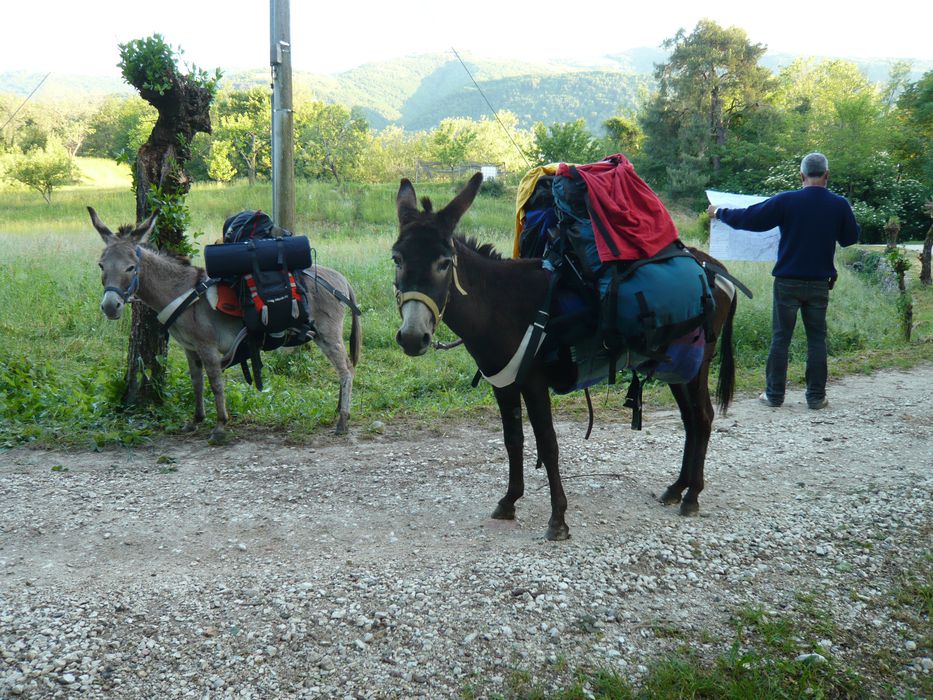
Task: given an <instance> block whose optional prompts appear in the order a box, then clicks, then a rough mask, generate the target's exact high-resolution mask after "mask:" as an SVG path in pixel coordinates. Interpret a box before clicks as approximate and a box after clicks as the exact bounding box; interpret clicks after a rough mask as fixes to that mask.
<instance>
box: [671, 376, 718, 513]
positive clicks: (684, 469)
mask: <svg viewBox="0 0 933 700" xmlns="http://www.w3.org/2000/svg"><path fill="white" fill-rule="evenodd" d="M670 387H671V393H672V394H674V398H675V399H676V401H677V406H678V407H679V408H680V416H681V419H682V420H683V424H684V431H685V432H686V437H685V438H684V455H683V461H682V462H681V467H680V475H679V476H678V477H677V481H675V482H674V483H673V484H671V485H670V486H668V487H667V490H666V491H665V492H664V493H663V494H662V495H661V498H660V499H659V500H660V501H661V503H663V504H664V505H671V504H674V503H680V514H681V515H695V514H696V513H698V512H699V511H700V504H699V497H700V492H701V491H702V490H703V467H704V464H705V462H706V450H707V447H708V446H709V438H710V434H711V433H712V426H713V404H712V402H711V401H710V396H709V388H708V386H707V384H706V374H705V373H704V372H703V371H702V370H701V372H700V376H699V377H698V378H696V379H694V380H693V381H692V382H689V383H688V384H671V385H670ZM684 489H686V490H687V493H686V494H683V491H684ZM682 494H683V495H682ZM681 499H682V500H681Z"/></svg>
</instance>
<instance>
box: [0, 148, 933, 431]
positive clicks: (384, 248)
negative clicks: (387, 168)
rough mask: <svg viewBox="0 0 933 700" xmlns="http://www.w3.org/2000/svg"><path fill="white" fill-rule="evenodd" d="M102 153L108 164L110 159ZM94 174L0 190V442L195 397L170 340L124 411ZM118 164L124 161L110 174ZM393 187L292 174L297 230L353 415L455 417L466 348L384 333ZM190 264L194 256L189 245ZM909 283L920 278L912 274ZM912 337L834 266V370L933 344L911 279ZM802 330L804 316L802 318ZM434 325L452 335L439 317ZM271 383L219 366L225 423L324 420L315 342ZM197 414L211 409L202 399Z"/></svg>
mask: <svg viewBox="0 0 933 700" xmlns="http://www.w3.org/2000/svg"><path fill="white" fill-rule="evenodd" d="M111 165H112V164H111ZM83 169H84V170H85V172H90V173H93V174H94V175H93V178H90V177H89V178H88V179H89V181H90V182H91V184H84V185H79V186H75V187H70V188H67V189H63V190H61V191H57V192H56V193H55V195H54V197H53V200H52V204H51V205H46V204H45V202H44V201H43V200H42V198H41V197H40V196H39V195H38V194H35V193H29V192H18V191H0V208H2V210H3V211H4V213H5V216H4V217H3V221H2V223H0V251H2V252H0V265H2V269H3V270H4V274H3V275H2V276H0V292H2V295H3V299H4V301H5V303H4V305H3V308H2V310H0V401H2V404H0V444H6V445H12V444H17V443H22V442H30V441H36V442H38V443H40V444H51V443H61V442H65V443H70V444H85V445H86V444H97V445H101V444H110V443H132V442H134V441H138V440H145V439H148V438H149V437H151V436H153V435H156V434H158V433H160V432H162V431H169V432H171V431H173V430H176V429H177V428H179V427H180V426H181V425H182V424H183V423H184V422H185V420H186V419H187V418H188V416H189V415H190V413H191V412H192V410H193V404H192V398H191V392H190V385H189V382H188V378H187V371H186V364H185V361H184V358H183V354H182V353H181V352H180V351H179V350H178V349H177V348H173V350H172V351H171V353H170V371H169V385H168V387H167V401H166V403H165V405H164V406H161V407H157V408H155V409H150V410H148V411H133V412H126V411H125V410H124V409H123V408H122V407H121V406H120V403H119V400H118V397H119V395H120V392H121V388H122V377H123V373H124V369H125V363H126V346H127V337H128V329H129V321H128V320H126V319H124V320H122V321H119V322H110V321H107V320H106V319H105V318H104V317H103V315H102V314H101V312H100V310H99V308H98V304H99V301H100V296H101V293H102V290H101V287H100V280H99V277H98V272H97V267H96V264H95V263H96V260H97V257H98V255H99V254H100V250H101V242H100V238H99V237H98V236H97V234H96V232H94V230H93V229H92V227H91V225H90V222H89V220H88V215H87V212H86V209H85V207H86V206H87V205H92V206H94V207H95V209H97V211H98V213H99V214H100V215H101V217H102V219H103V220H104V221H105V222H106V223H108V224H109V225H110V226H111V227H112V228H116V227H117V226H118V225H120V224H122V223H126V222H129V221H131V220H132V218H133V212H134V200H133V196H132V194H131V192H130V191H129V190H128V188H127V187H125V186H121V187H119V188H112V187H110V188H102V187H97V186H95V184H94V183H99V182H111V183H112V182H114V181H119V178H120V177H124V178H125V177H126V173H125V172H123V171H121V170H119V169H115V168H113V167H111V168H110V170H108V168H107V166H106V165H105V164H104V165H102V164H101V163H100V162H92V163H89V164H88V163H86V164H84V166H83ZM121 173H122V174H121ZM396 188H397V186H396V185H391V184H389V185H373V186H361V185H347V186H343V187H336V186H334V185H331V184H328V183H319V182H317V183H300V184H299V185H298V187H297V206H296V209H297V222H298V223H297V226H296V229H297V231H296V232H297V233H301V234H306V235H308V236H309V237H310V239H311V241H312V246H313V247H314V248H315V251H316V258H317V261H318V263H319V264H322V265H326V266H329V267H334V268H336V269H338V270H340V271H341V272H343V273H344V274H345V275H346V276H347V277H348V279H349V280H350V281H351V283H352V284H353V286H354V288H355V290H356V292H357V297H358V299H359V303H360V306H361V308H362V309H363V311H364V315H363V335H364V341H363V353H362V360H361V362H360V366H359V368H358V371H357V375H356V381H355V386H354V396H353V403H352V406H351V424H353V425H355V426H357V427H358V428H359V427H362V428H364V429H365V428H367V427H368V426H370V425H371V424H372V422H373V421H374V420H376V419H379V420H383V421H385V420H388V419H392V418H397V417H404V418H412V419H416V420H417V419H423V420H433V419H436V418H437V417H438V416H439V415H448V414H451V415H458V416H459V415H465V414H467V413H468V412H470V411H471V410H474V409H477V408H479V409H485V408H488V407H491V406H492V405H493V400H492V392H491V390H490V388H489V387H488V386H486V385H481V386H480V387H479V388H477V389H473V388H471V387H470V379H471V378H472V376H473V373H474V372H475V365H474V364H473V363H472V361H471V359H470V358H469V356H468V355H467V354H466V352H465V351H464V350H463V349H462V348H458V349H455V350H452V351H448V352H430V353H429V354H428V355H427V356H425V357H422V358H418V359H412V358H408V357H406V356H405V355H404V354H403V353H402V352H401V351H400V350H399V349H398V347H397V346H396V344H395V342H394V334H395V331H396V329H397V324H398V315H397V311H396V309H395V304H394V297H393V292H392V279H393V269H392V264H391V260H390V258H389V248H390V246H391V244H392V242H393V241H394V239H395V236H396V234H397V224H396V215H395V205H394V200H395V192H396ZM418 191H419V195H424V194H428V195H430V196H432V197H433V198H434V199H435V201H437V202H439V203H446V201H447V200H448V199H449V198H450V197H451V196H453V194H454V193H455V191H456V188H455V186H454V185H451V184H432V185H430V186H419V187H418ZM188 202H189V207H190V210H191V216H192V230H194V231H200V232H203V235H201V236H200V237H199V238H198V239H197V241H198V243H200V244H201V245H203V244H206V243H210V242H213V241H214V240H215V239H217V238H218V237H219V235H220V226H221V224H222V222H223V220H224V219H225V218H226V217H227V216H229V215H230V214H232V213H235V212H237V211H240V210H242V209H247V208H253V209H256V208H258V209H264V210H269V209H271V190H270V187H269V185H268V183H266V184H257V185H256V186H254V187H249V186H248V185H246V184H245V183H234V184H231V185H227V186H217V185H205V186H200V185H196V186H195V187H194V188H193V190H192V192H191V194H190V197H189V200H188ZM513 216H514V213H513V204H512V200H511V198H510V196H507V197H500V198H490V197H486V196H483V195H481V196H480V197H479V198H478V199H477V201H476V203H475V204H474V206H473V208H472V209H471V210H470V211H469V212H468V213H467V215H466V216H465V217H464V219H463V221H462V222H461V226H460V230H461V231H462V232H463V233H465V234H467V235H471V236H475V237H476V238H478V239H479V240H481V241H484V242H491V243H494V244H495V245H496V247H497V248H498V249H499V250H500V251H503V252H504V253H506V254H508V253H509V252H510V249H511V239H512V233H511V230H512V221H513ZM675 219H676V220H677V223H678V226H679V227H680V228H681V231H682V232H683V234H682V235H683V236H684V237H685V239H686V240H688V242H689V241H690V239H689V236H690V235H691V232H692V231H695V230H696V229H697V219H696V217H694V216H693V215H692V214H690V213H685V214H683V215H680V216H677V215H675ZM195 262H198V261H197V259H196V260H195ZM730 268H731V269H732V271H733V272H734V273H735V274H736V275H737V276H738V277H739V278H740V279H742V280H743V281H744V282H745V283H746V284H747V285H748V286H749V287H751V288H752V290H753V291H754V292H755V298H754V299H753V300H748V299H745V298H744V297H742V298H740V302H739V312H738V315H737V318H736V354H737V361H738V370H739V378H738V388H739V391H740V392H746V393H752V392H756V391H758V390H759V389H760V386H761V382H762V378H763V366H764V362H765V358H766V355H767V348H768V343H769V340H770V308H771V302H770V284H771V278H770V274H769V266H768V265H767V264H763V263H731V264H730ZM917 286H918V287H919V285H917ZM915 291H916V294H915V320H916V321H917V322H918V325H917V328H916V332H915V336H914V342H912V343H911V344H909V345H908V344H906V343H904V342H903V340H902V339H901V336H900V333H899V330H898V323H897V318H896V305H895V299H894V298H893V296H890V295H887V294H884V293H882V292H881V291H880V290H879V288H878V287H877V286H875V285H873V284H872V282H871V281H870V280H869V279H867V278H865V277H863V276H860V275H856V274H855V273H852V272H850V271H849V270H848V269H843V270H842V273H841V276H840V279H839V282H838V284H837V287H836V289H835V291H834V292H833V298H832V303H831V307H830V316H829V324H830V355H831V356H830V373H831V376H833V377H839V376H842V375H844V374H846V373H849V372H861V371H869V370H872V369H875V368H878V367H883V366H888V365H908V364H911V363H913V362H916V361H918V360H922V359H929V358H931V357H933V343H930V342H927V341H929V339H930V338H931V337H933V328H931V318H933V296H931V294H930V292H931V290H930V289H916V290H915ZM801 330H802V329H801ZM440 338H441V339H445V340H452V339H453V337H452V335H451V334H450V333H449V332H448V331H447V330H446V329H443V330H442V332H441V334H440ZM792 354H793V360H792V366H791V370H790V381H791V383H792V385H796V386H797V387H799V386H800V384H801V381H802V377H803V365H802V359H803V357H804V356H805V342H804V335H803V333H802V332H800V333H798V334H797V335H796V337H795V339H794V343H793V346H792ZM267 366H268V370H267V372H266V373H265V376H266V378H267V384H268V387H267V390H266V391H265V392H263V393H259V392H257V391H255V390H253V389H252V388H251V387H249V386H247V385H246V384H245V383H244V381H243V379H242V376H241V375H240V372H239V370H237V369H235V368H234V369H231V370H230V371H228V372H227V374H226V378H227V384H228V388H229V392H228V405H229V408H230V411H231V413H232V416H233V423H232V427H233V428H234V430H235V429H236V428H237V427H247V426H251V427H256V428H269V427H276V428H281V429H287V430H288V431H289V433H290V434H291V435H292V436H293V438H294V439H296V440H301V439H306V438H310V437H311V436H312V435H313V433H314V431H315V430H318V429H322V428H323V427H325V426H329V425H330V424H331V422H332V420H333V418H334V410H335V406H336V397H337V383H336V375H335V373H334V372H333V369H332V368H331V367H330V365H329V364H328V363H327V361H326V360H325V359H324V357H323V356H322V355H321V353H319V352H318V351H317V350H316V349H315V348H314V347H313V346H308V348H307V349H306V350H305V349H302V350H301V351H299V352H296V353H292V354H289V355H285V354H272V355H269V356H267ZM624 388H625V387H624V385H623V386H621V387H614V388H612V389H605V388H604V389H598V390H597V391H599V392H605V397H600V401H599V402H598V412H599V414H600V416H599V417H600V419H602V420H605V419H607V416H608V415H612V414H619V415H621V412H622V411H623V409H622V408H621V404H622V400H623V398H624ZM646 399H647V401H648V405H649V406H652V405H654V406H658V405H666V404H667V403H668V402H670V398H669V393H668V392H667V390H666V387H664V386H662V385H654V384H652V385H649V391H648V393H647V394H646ZM557 405H558V407H559V410H562V411H565V412H568V413H570V414H577V413H580V412H582V411H583V410H584V409H583V401H582V399H581V397H580V396H569V397H559V398H558V400H557ZM208 411H209V415H208V420H211V413H210V412H211V409H210V407H209V408H208Z"/></svg>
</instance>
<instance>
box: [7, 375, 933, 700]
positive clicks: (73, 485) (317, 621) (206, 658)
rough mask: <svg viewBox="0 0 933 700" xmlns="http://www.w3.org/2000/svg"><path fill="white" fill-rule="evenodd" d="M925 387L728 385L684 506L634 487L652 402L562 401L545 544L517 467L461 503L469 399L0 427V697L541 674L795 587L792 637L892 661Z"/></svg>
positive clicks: (479, 471)
mask: <svg viewBox="0 0 933 700" xmlns="http://www.w3.org/2000/svg"><path fill="white" fill-rule="evenodd" d="M931 386H933V365H924V366H921V367H919V368H916V369H913V370H911V371H909V372H896V371H892V372H884V373H879V374H876V375H873V376H857V377H851V378H849V379H847V380H845V381H844V382H841V383H838V384H836V385H834V386H832V387H831V390H830V400H831V402H832V403H831V406H830V407H829V408H828V409H826V410H823V411H809V410H808V409H807V408H806V405H805V404H804V403H803V401H802V397H790V399H789V402H788V403H787V404H785V406H784V407H783V408H781V409H769V408H767V407H764V406H761V405H760V404H758V403H757V401H755V400H754V399H751V398H745V399H741V400H739V401H737V402H736V404H735V405H734V407H733V410H732V411H731V412H730V415H729V416H728V417H726V418H723V419H720V420H717V422H716V424H715V426H714V429H715V431H716V432H715V433H714V436H713V440H712V442H711V446H710V452H709V457H708V461H707V470H706V478H707V488H706V490H705V491H704V492H703V494H702V496H701V499H700V505H701V516H700V517H698V518H681V517H679V516H678V515H677V511H676V509H675V508H664V507H662V506H660V505H659V504H657V503H656V502H655V500H654V499H653V495H654V494H656V493H660V491H662V490H663V488H664V487H665V486H666V485H667V484H668V483H670V482H671V481H673V479H674V477H675V476H676V471H677V468H678V466H679V463H680V452H681V444H682V431H681V429H680V426H679V419H678V418H677V417H676V416H675V415H674V414H672V413H669V412H654V413H652V412H650V411H649V412H648V413H647V414H646V419H645V428H646V429H645V430H644V431H642V432H641V433H636V432H632V431H630V430H629V429H628V427H627V425H626V424H625V422H624V421H625V420H626V419H627V417H626V416H623V417H622V419H623V422H620V423H619V424H615V425H610V424H606V423H605V422H603V423H601V424H597V426H596V428H595V430H594V435H593V437H592V438H591V440H590V441H589V442H588V443H585V442H584V441H583V440H582V437H583V432H584V430H585V426H584V425H582V424H581V423H579V422H573V423H569V422H562V423H560V425H559V426H558V432H559V439H560V443H561V449H562V473H563V475H564V477H565V479H566V481H565V488H566V490H567V496H568V499H569V502H570V507H569V510H568V517H567V521H568V524H569V526H570V529H571V534H572V539H571V540H570V541H569V542H566V543H557V544H555V543H549V542H546V541H545V540H544V539H543V535H544V531H545V527H546V523H547V517H548V509H549V506H548V495H547V487H546V479H545V477H544V474H543V470H542V471H535V470H534V469H533V468H531V467H529V468H528V469H526V479H527V481H526V492H525V497H524V498H523V499H522V500H521V501H520V502H519V504H518V519H517V520H516V521H515V522H509V523H506V522H500V521H492V520H489V519H488V515H489V513H491V511H492V509H493V507H494V506H495V503H496V501H497V500H498V499H499V498H500V497H501V496H502V494H503V493H504V489H505V481H506V468H505V461H506V460H505V450H504V448H503V447H502V444H501V436H500V432H499V425H498V421H497V420H493V419H490V418H484V419H482V420H481V421H477V422H474V423H465V424H461V425H457V426H455V427H453V428H449V429H448V428H443V429H442V428H436V429H432V428H422V429H412V428H408V427H405V428H403V427H401V426H394V425H393V424H390V425H389V426H387V429H386V432H385V433H384V434H382V435H374V434H370V433H366V432H364V431H362V430H359V432H356V433H353V434H351V436H350V437H349V438H348V439H341V440H338V439H335V438H330V437H328V438H326V439H324V440H323V442H322V444H320V445H319V446H317V447H313V448H309V447H296V446H294V445H290V444H288V441H287V436H281V435H273V436H269V437H268V438H265V439H262V440H257V439H241V440H240V441H238V442H236V443H235V444H233V445H230V446H226V447H210V446H208V445H207V444H205V443H204V442H203V440H202V438H192V439H186V440H169V441H165V442H163V443H160V444H159V445H157V446H153V447H146V448H139V449H125V450H108V451H104V452H99V453H98V452H90V451H88V452H56V451H34V450H28V449H17V450H12V451H7V452H5V453H0V502H2V503H3V505H4V508H3V511H2V512H0V656H2V659H0V697H3V696H5V694H7V695H20V696H22V697H53V696H60V697H75V696H82V697H105V696H106V697H165V698H174V697H205V692H210V691H216V696H218V697H222V696H230V697H308V698H311V697H418V696H424V697H432V698H436V697H455V696H457V694H458V693H459V692H461V691H462V690H463V689H464V688H466V687H471V688H474V689H475V691H476V692H477V694H478V695H479V696H483V695H484V694H486V693H489V692H493V691H496V690H501V689H502V688H503V687H504V684H506V683H507V682H508V679H509V675H510V673H511V670H512V669H515V668H519V669H525V670H529V671H531V672H532V673H534V674H536V675H538V676H540V677H544V678H550V679H552V680H553V681H554V682H555V683H559V682H561V674H562V671H561V670H560V669H561V668H564V667H565V666H564V664H563V663H559V662H561V660H564V659H566V660H567V661H568V662H569V664H568V665H567V666H566V667H567V668H569V671H570V672H572V670H573V668H574V667H575V665H577V664H581V663H589V664H595V665H605V666H609V667H611V668H615V669H617V670H620V671H622V672H624V673H627V674H629V675H630V676H632V678H637V677H638V675H639V674H640V673H642V672H643V669H644V665H645V664H647V663H649V662H650V661H651V660H652V659H654V658H657V657H658V655H660V654H664V653H667V652H668V651H669V650H670V649H672V648H674V647H675V646H676V645H677V643H678V637H681V638H688V639H689V638H693V637H695V636H696V635H698V634H700V633H702V634H703V637H704V638H708V639H710V640H712V641H710V642H709V644H707V645H706V647H708V649H709V651H710V652H711V653H714V652H715V651H716V649H717V643H722V642H723V640H726V639H728V638H729V637H728V635H729V634H730V623H729V620H730V615H731V614H733V613H734V611H735V609H736V608H737V607H738V606H742V605H756V606H762V607H764V608H766V609H774V610H780V611H783V612H787V613H789V614H803V613H802V610H803V606H804V604H803V603H802V602H801V598H800V596H801V594H802V595H804V596H805V597H806V600H807V601H809V603H808V604H812V601H813V600H814V599H817V600H819V601H820V604H821V605H823V606H825V607H826V609H827V610H828V611H829V612H830V614H831V615H832V618H833V620H834V624H835V629H837V630H838V638H836V639H830V640H802V644H801V647H802V649H803V650H805V651H806V650H810V649H811V648H812V646H813V645H814V644H816V643H817V642H820V641H828V642H830V643H831V651H832V653H833V654H834V655H836V656H838V657H839V658H840V659H842V660H843V661H844V662H845V661H848V663H851V664H852V665H854V666H855V667H858V664H859V663H861V662H862V661H861V660H863V659H864V658H866V657H870V656H872V655H873V654H876V653H882V652H883V653H884V654H886V655H889V656H891V657H892V658H893V663H894V672H895V676H894V679H895V681H896V682H897V683H899V684H902V685H903V686H904V687H914V688H916V687H918V686H917V685H916V683H920V682H923V679H924V678H926V679H927V681H928V680H929V674H930V671H929V666H933V664H929V666H928V665H927V664H928V662H929V656H930V649H929V648H924V644H925V643H929V635H928V634H927V635H926V642H924V640H923V639H922V638H921V639H917V638H916V637H917V635H916V631H915V630H914V629H913V628H912V627H911V626H910V625H909V624H907V623H905V622H904V621H903V620H899V619H898V617H897V611H896V608H895V607H892V600H893V595H894V591H895V589H896V587H897V586H898V585H899V582H902V580H903V576H904V575H905V574H909V573H910V572H915V571H917V570H918V569H920V568H924V567H926V569H927V570H928V567H929V559H924V554H925V552H929V551H930V550H931V547H933V544H931V532H933V530H931V522H933V520H931V515H933V507H931V497H933V437H931V433H933V430H931V429H933V405H931V402H930V387H931ZM601 418H602V420H603V421H605V416H601ZM529 433H530V431H529ZM526 442H530V438H529V436H526ZM528 462H529V463H530V464H531V465H532V466H533V456H532V457H529V458H528ZM659 629H667V630H671V629H676V630H678V631H677V634H673V635H672V634H659V633H658V630H659ZM866 630H867V632H866ZM829 651H830V649H827V652H829ZM924 669H926V670H924ZM564 676H566V673H565V674H564ZM918 679H920V680H918ZM214 696H215V695H212V696H211V697H214Z"/></svg>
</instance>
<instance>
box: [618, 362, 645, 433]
mask: <svg viewBox="0 0 933 700" xmlns="http://www.w3.org/2000/svg"><path fill="white" fill-rule="evenodd" d="M649 378H650V376H649V377H645V379H644V381H642V380H640V379H639V378H638V373H637V372H636V371H635V370H632V383H631V384H629V385H628V393H627V394H626V395H625V403H623V404H622V405H623V406H625V407H626V408H630V409H632V430H641V423H642V420H641V419H642V392H643V390H644V388H645V382H647V381H648V379H649Z"/></svg>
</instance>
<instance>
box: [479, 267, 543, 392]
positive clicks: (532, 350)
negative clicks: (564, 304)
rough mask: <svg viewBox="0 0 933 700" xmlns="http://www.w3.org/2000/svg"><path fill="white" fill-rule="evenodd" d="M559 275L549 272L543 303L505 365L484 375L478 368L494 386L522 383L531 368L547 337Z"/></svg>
mask: <svg viewBox="0 0 933 700" xmlns="http://www.w3.org/2000/svg"><path fill="white" fill-rule="evenodd" d="M558 278H559V275H558V274H557V273H556V272H555V273H552V274H551V279H550V281H549V282H548V287H547V294H545V296H544V303H543V304H542V306H541V308H540V309H538V312H537V313H536V314H535V319H534V321H532V322H531V324H530V325H529V326H528V328H527V329H526V330H525V335H524V337H523V338H522V342H521V343H519V345H518V350H516V351H515V354H514V355H512V359H511V360H509V361H508V363H507V364H506V366H505V367H503V368H502V369H501V370H499V371H498V372H496V373H495V374H493V375H491V376H486V375H485V374H483V372H482V370H480V372H479V373H480V374H481V375H482V376H483V378H484V379H485V380H486V381H487V382H489V383H490V384H492V385H493V386H495V387H499V388H501V387H504V386H509V385H510V384H522V383H523V382H524V381H525V377H526V376H528V371H529V370H530V369H531V363H532V361H533V360H534V358H535V356H536V355H537V354H538V350H539V349H540V347H541V344H542V343H543V342H544V339H545V338H546V337H547V333H546V329H547V324H548V320H549V319H550V318H551V300H552V299H553V298H554V290H555V288H556V287H557V280H558Z"/></svg>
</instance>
